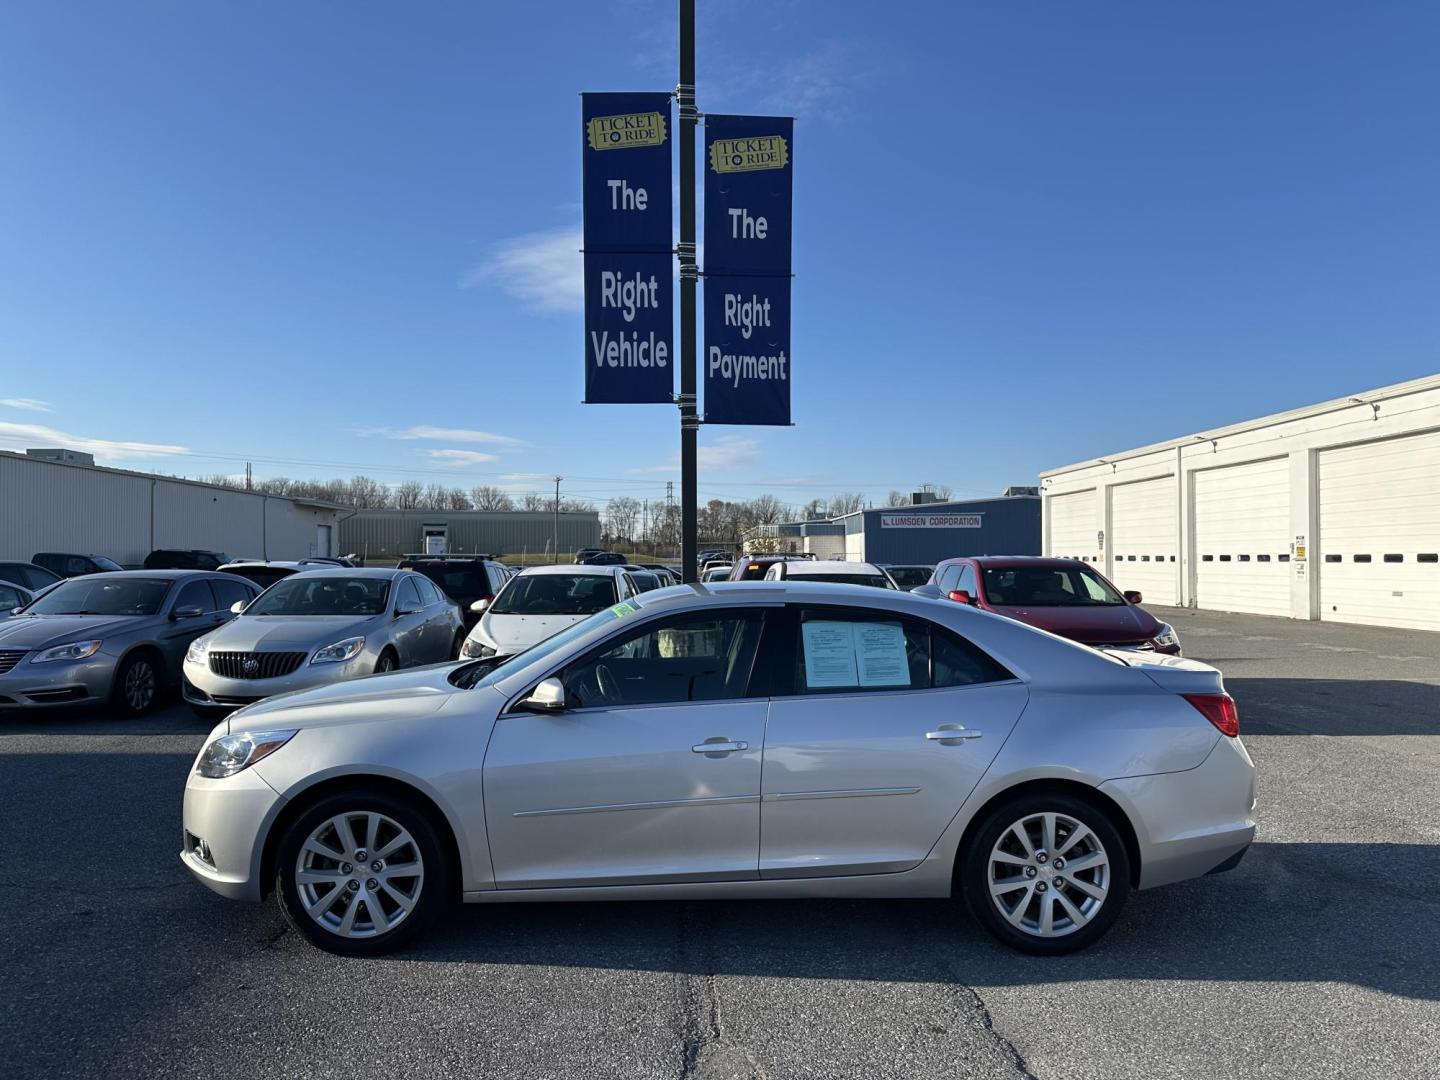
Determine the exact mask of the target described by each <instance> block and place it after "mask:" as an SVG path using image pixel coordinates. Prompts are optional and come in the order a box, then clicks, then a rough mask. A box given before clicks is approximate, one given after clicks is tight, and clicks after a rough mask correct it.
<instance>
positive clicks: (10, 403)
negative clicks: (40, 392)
mask: <svg viewBox="0 0 1440 1080" xmlns="http://www.w3.org/2000/svg"><path fill="white" fill-rule="evenodd" d="M0 405H4V406H5V407H6V408H7V409H25V410H27V411H28V412H49V411H50V403H49V402H48V401H40V400H39V399H38V398H33V397H0Z"/></svg>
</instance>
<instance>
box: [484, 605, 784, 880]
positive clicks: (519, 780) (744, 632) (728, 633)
mask: <svg viewBox="0 0 1440 1080" xmlns="http://www.w3.org/2000/svg"><path fill="white" fill-rule="evenodd" d="M765 615H766V609H764V608H761V607H758V606H755V607H744V608H717V609H713V610H709V611H703V612H690V613H687V614H676V613H671V614H668V615H664V616H660V617H657V618H654V619H651V620H649V621H647V622H645V623H643V624H641V625H638V626H634V627H631V628H629V629H628V630H626V631H625V632H623V633H621V634H619V635H617V636H614V637H612V638H610V639H609V640H608V641H606V642H605V643H603V644H601V645H599V646H597V647H596V648H595V649H594V650H592V651H591V652H590V653H589V654H587V655H586V656H584V657H581V658H580V659H578V660H576V661H573V662H572V663H570V664H569V665H567V666H566V668H564V669H563V670H562V671H560V672H558V673H556V674H557V677H558V678H560V680H561V681H562V682H563V683H564V685H565V693H566V703H567V708H566V710H565V711H563V712H560V713H555V714H540V713H532V712H525V711H521V710H517V709H514V708H513V707H512V708H511V709H510V710H509V711H506V712H504V713H502V714H501V716H500V718H499V719H498V720H497V721H496V723H495V728H494V732H493V733H492V735H491V737H490V745H489V748H488V750H487V751H486V755H485V766H484V791H485V819H486V824H487V826H488V829H489V835H490V854H491V859H492V861H493V863H494V868H495V877H496V882H497V884H498V885H499V887H501V888H505V889H524V888H547V887H557V886H577V885H629V884H643V883H654V882H666V881H733V880H753V879H755V878H756V877H757V870H756V865H757V860H758V857H759V844H760V761H761V744H762V743H763V741H764V735H765V712H766V708H767V702H766V698H765V696H764V693H763V687H758V686H756V685H752V680H753V679H754V678H755V676H756V673H755V671H754V668H755V658H756V655H757V652H758V648H757V647H758V643H759V640H760V637H761V634H762V633H763V630H764V619H765ZM630 617H632V618H633V617H634V616H633V615H632V616H630ZM522 696H523V695H522Z"/></svg>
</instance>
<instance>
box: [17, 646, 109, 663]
mask: <svg viewBox="0 0 1440 1080" xmlns="http://www.w3.org/2000/svg"><path fill="white" fill-rule="evenodd" d="M99 651H100V642H98V641H71V642H69V643H68V644H65V645H56V646H54V647H53V648H49V649H46V650H45V651H44V652H42V653H41V654H40V655H39V656H37V657H35V659H34V660H32V661H30V662H31V663H32V664H49V663H51V662H52V661H55V660H84V659H85V658H86V657H89V656H94V655H95V654H96V653H97V652H99Z"/></svg>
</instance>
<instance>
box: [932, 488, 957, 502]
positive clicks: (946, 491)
mask: <svg viewBox="0 0 1440 1080" xmlns="http://www.w3.org/2000/svg"><path fill="white" fill-rule="evenodd" d="M954 492H955V489H954V488H952V487H951V486H950V485H949V484H937V485H936V487H935V494H936V495H939V496H940V498H941V500H942V501H943V500H946V499H949V498H950V497H951V495H953V494H954Z"/></svg>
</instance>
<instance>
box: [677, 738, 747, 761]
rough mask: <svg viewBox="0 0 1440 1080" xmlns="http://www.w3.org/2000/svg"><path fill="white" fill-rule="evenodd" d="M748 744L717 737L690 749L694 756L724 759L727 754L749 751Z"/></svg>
mask: <svg viewBox="0 0 1440 1080" xmlns="http://www.w3.org/2000/svg"><path fill="white" fill-rule="evenodd" d="M749 749H750V744H749V743H748V742H739V741H736V742H731V741H730V740H729V739H727V738H725V736H723V735H717V736H716V737H715V738H713V739H706V740H705V741H704V742H702V743H700V744H699V745H698V746H692V747H690V752H691V753H692V754H704V755H705V756H706V757H717V758H718V757H724V756H725V755H726V754H733V753H734V752H735V751H736V750H749Z"/></svg>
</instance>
